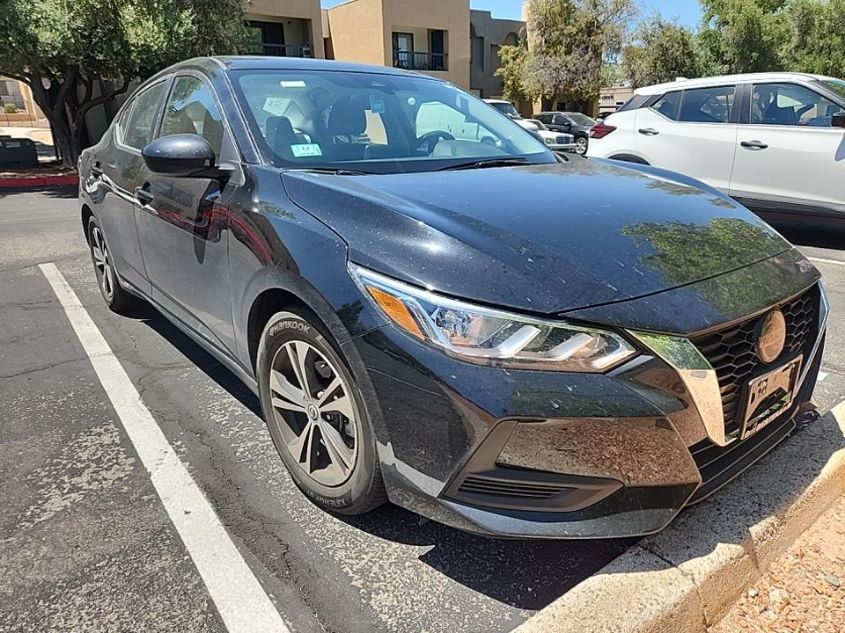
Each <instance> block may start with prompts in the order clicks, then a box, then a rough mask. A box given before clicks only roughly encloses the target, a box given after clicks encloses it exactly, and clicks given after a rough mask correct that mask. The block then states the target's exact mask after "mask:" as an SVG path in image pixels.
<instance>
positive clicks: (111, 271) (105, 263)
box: [88, 216, 137, 314]
mask: <svg viewBox="0 0 845 633" xmlns="http://www.w3.org/2000/svg"><path fill="white" fill-rule="evenodd" d="M88 248H89V250H90V251H91V261H92V262H93V263H94V273H95V274H96V276H97V286H98V287H99V288H100V294H102V295H103V299H104V300H105V302H106V305H107V306H108V307H109V309H110V310H112V311H113V312H117V313H118V314H124V313H126V312H129V311H130V310H131V309H132V308H133V307H135V304H136V301H137V300H136V298H135V297H134V296H133V295H131V294H129V292H127V291H126V290H125V289H124V288H123V286H121V285H120V279H118V275H117V271H116V270H115V267H114V262H113V261H112V256H111V251H110V250H109V247H108V244H107V243H106V237H105V234H104V233H103V229H102V228H101V227H100V223H99V222H98V221H97V218H96V217H94V216H91V219H90V220H88Z"/></svg>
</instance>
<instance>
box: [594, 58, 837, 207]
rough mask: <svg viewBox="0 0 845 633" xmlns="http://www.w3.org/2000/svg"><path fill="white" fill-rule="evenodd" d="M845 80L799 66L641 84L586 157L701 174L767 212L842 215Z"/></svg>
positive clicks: (597, 134)
mask: <svg viewBox="0 0 845 633" xmlns="http://www.w3.org/2000/svg"><path fill="white" fill-rule="evenodd" d="M843 128H845V81H843V80H841V79H833V78H831V77H820V76H817V75H805V74H795V73H767V74H751V75H733V76H728V77H708V78H705V79H692V80H688V79H680V80H678V81H675V82H673V83H668V84H661V85H658V86H650V87H648V88H640V89H639V90H637V91H636V93H635V94H634V97H633V98H631V100H629V101H628V103H626V104H625V105H624V106H623V107H622V108H621V109H620V110H619V111H618V112H616V113H614V114H612V115H610V116H609V117H607V119H605V121H604V122H603V123H600V124H599V125H597V126H596V127H594V128H593V129H592V132H591V140H590V147H589V151H588V155H589V156H594V157H601V158H615V159H619V160H627V161H632V162H637V163H644V164H648V165H654V166H655V167H662V168H665V169H671V170H673V171H678V172H682V173H684V174H687V175H689V176H692V177H694V178H698V179H699V180H702V181H704V182H706V183H707V184H709V185H712V186H713V187H716V188H717V189H719V190H721V191H723V192H725V193H727V194H728V195H730V196H732V197H734V198H736V199H737V200H739V201H740V202H742V203H743V204H745V205H746V206H748V207H749V208H751V209H753V210H755V211H758V212H764V213H773V214H782V213H783V214H789V215H794V214H796V213H800V214H802V215H807V214H809V215H816V216H827V217H834V218H838V219H839V220H840V221H845V129H843Z"/></svg>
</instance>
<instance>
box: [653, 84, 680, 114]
mask: <svg viewBox="0 0 845 633" xmlns="http://www.w3.org/2000/svg"><path fill="white" fill-rule="evenodd" d="M682 94H683V93H682V92H681V91H680V90H678V91H675V92H667V93H666V94H665V95H663V96H662V97H660V98H659V99H658V100H657V101H655V102H654V104H653V105H652V106H651V109H652V110H654V111H655V112H658V113H660V114H662V115H663V116H665V117H666V118H667V119H671V120H672V121H677V120H678V111H679V110H680V107H681V95H682Z"/></svg>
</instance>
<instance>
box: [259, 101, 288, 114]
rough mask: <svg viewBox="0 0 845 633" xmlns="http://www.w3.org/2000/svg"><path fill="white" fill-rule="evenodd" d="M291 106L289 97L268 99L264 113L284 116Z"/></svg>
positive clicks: (265, 102)
mask: <svg viewBox="0 0 845 633" xmlns="http://www.w3.org/2000/svg"><path fill="white" fill-rule="evenodd" d="M289 105H290V99H288V98H287V97H267V98H266V99H265V100H264V108H263V109H264V111H265V112H269V113H270V114H272V115H274V116H282V115H284V113H285V111H287V109H288V106H289Z"/></svg>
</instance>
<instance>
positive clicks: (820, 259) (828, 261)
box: [807, 257, 845, 266]
mask: <svg viewBox="0 0 845 633" xmlns="http://www.w3.org/2000/svg"><path fill="white" fill-rule="evenodd" d="M807 259H809V260H810V261H811V262H821V263H822V264H833V265H834V266H845V262H840V261H839V260H836V259H825V258H824V257H808V258H807Z"/></svg>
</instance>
